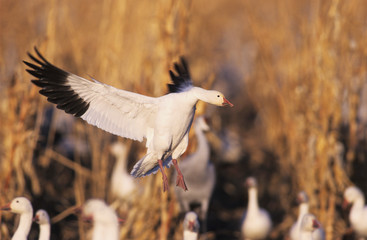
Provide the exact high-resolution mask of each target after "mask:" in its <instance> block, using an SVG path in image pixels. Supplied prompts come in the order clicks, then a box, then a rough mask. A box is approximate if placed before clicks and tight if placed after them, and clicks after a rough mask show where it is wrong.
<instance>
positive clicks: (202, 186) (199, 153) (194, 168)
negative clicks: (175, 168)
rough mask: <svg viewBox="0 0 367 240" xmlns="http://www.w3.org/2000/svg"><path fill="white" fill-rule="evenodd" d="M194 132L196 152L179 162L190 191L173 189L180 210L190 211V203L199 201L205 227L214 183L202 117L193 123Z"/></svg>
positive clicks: (207, 128)
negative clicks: (196, 141) (196, 142)
mask: <svg viewBox="0 0 367 240" xmlns="http://www.w3.org/2000/svg"><path fill="white" fill-rule="evenodd" d="M194 129H195V134H196V137H197V140H198V145H197V149H196V152H194V153H193V154H191V155H189V156H188V157H186V158H185V159H183V160H182V161H181V163H180V167H181V171H182V173H183V174H184V175H185V176H186V184H187V186H189V188H190V191H189V192H184V191H182V189H179V188H177V189H176V190H175V193H176V196H177V199H178V200H179V202H180V205H181V210H182V211H184V212H188V211H190V203H200V218H201V220H202V221H203V222H204V224H203V225H204V232H205V230H206V229H205V228H206V217H207V212H208V208H209V202H210V197H211V195H212V192H213V189H214V185H215V178H216V174H215V168H214V165H213V164H212V163H211V162H210V147H209V143H208V140H207V139H206V137H205V133H204V132H205V131H209V130H210V128H209V126H208V124H207V123H206V122H205V119H204V117H202V116H199V117H197V118H196V120H195V123H194Z"/></svg>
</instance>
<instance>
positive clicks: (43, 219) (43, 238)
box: [33, 209, 51, 240]
mask: <svg viewBox="0 0 367 240" xmlns="http://www.w3.org/2000/svg"><path fill="white" fill-rule="evenodd" d="M33 221H34V222H36V223H38V224H39V225H40V234H39V238H38V240H49V239H50V234H51V225H50V217H49V216H48V214H47V212H46V211H45V210H43V209H39V210H38V211H37V212H36V215H35V216H34V218H33Z"/></svg>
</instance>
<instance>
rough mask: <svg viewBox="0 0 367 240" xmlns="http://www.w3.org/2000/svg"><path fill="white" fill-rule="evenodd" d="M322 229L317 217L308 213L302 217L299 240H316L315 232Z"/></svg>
mask: <svg viewBox="0 0 367 240" xmlns="http://www.w3.org/2000/svg"><path fill="white" fill-rule="evenodd" d="M319 227H320V223H319V222H318V221H317V219H316V217H315V216H314V215H312V214H310V213H306V214H305V215H303V217H302V221H301V225H300V231H299V233H298V234H299V235H298V237H297V240H315V239H316V238H315V237H314V235H313V232H314V231H315V230H316V229H318V228H319Z"/></svg>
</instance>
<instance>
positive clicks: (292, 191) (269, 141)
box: [0, 0, 367, 239]
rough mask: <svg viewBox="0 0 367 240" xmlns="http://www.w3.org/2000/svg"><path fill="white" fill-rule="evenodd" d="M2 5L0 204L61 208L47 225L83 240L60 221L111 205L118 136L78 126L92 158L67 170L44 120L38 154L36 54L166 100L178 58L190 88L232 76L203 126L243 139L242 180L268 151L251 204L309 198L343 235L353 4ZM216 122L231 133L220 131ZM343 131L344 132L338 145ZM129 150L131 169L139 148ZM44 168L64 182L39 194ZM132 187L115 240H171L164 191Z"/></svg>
mask: <svg viewBox="0 0 367 240" xmlns="http://www.w3.org/2000/svg"><path fill="white" fill-rule="evenodd" d="M1 6H2V8H1V10H0V22H1V23H2V24H1V25H0V32H1V33H2V40H1V41H0V79H1V86H0V94H1V95H2V101H1V102H0V123H1V126H2V127H1V130H0V143H1V144H0V152H1V153H0V160H1V162H0V166H1V168H0V183H1V184H0V193H1V195H0V196H1V197H0V202H1V203H5V202H7V201H9V200H10V199H12V198H13V197H15V196H18V195H26V196H28V197H30V198H36V197H37V198H39V197H40V196H46V198H47V199H52V200H53V201H55V199H56V200H58V199H59V204H57V206H55V208H56V209H57V211H58V212H59V213H61V215H60V216H58V217H57V218H56V219H54V221H55V224H56V225H57V226H58V227H59V228H60V229H61V230H60V231H62V232H63V233H64V236H69V237H71V238H75V237H76V236H77V235H79V237H80V239H85V236H86V235H85V231H84V230H85V227H84V226H83V224H82V223H81V222H80V221H79V222H78V224H74V225H72V224H70V225H72V226H70V225H67V224H65V225H63V224H62V223H63V221H66V219H65V217H67V215H68V214H69V212H70V208H71V207H73V206H75V205H80V204H82V203H83V202H84V201H85V200H86V199H88V198H91V197H98V198H103V199H109V196H108V195H109V174H110V172H111V164H112V161H111V157H110V154H109V150H108V147H109V145H110V143H111V142H112V141H113V140H116V138H115V137H113V136H111V135H110V134H107V133H105V132H103V131H101V130H98V129H96V128H94V127H91V126H86V124H85V123H84V122H82V121H79V120H77V121H76V122H75V124H74V125H73V136H74V137H75V138H76V139H78V140H79V141H82V142H85V143H86V144H87V145H88V149H89V150H90V152H89V154H88V155H87V156H84V155H83V154H82V153H80V152H78V151H76V153H75V155H74V156H73V158H74V160H73V161H72V160H71V159H69V158H67V157H66V156H63V155H61V154H60V153H58V152H57V151H56V150H55V149H53V144H54V140H55V126H54V121H52V124H51V128H50V131H49V134H48V138H47V140H48V142H47V144H46V147H45V149H36V148H37V141H38V140H39V137H40V134H39V133H40V131H41V125H42V122H43V121H44V114H45V111H44V110H45V108H46V107H49V104H48V103H46V101H45V99H43V98H42V97H40V96H39V94H38V93H37V90H36V88H35V87H33V86H31V84H30V82H29V79H30V76H29V75H28V74H27V73H26V72H25V71H24V66H23V65H22V63H21V60H22V59H27V57H26V52H27V51H30V52H32V51H33V50H32V48H33V46H38V47H39V49H40V50H41V52H42V53H43V54H44V55H45V56H46V57H47V58H48V59H49V60H50V61H51V62H53V63H55V64H56V65H58V66H60V67H62V68H64V69H66V70H69V71H71V72H74V73H76V74H80V75H81V76H83V77H88V76H87V75H86V74H89V75H91V76H92V77H93V78H95V79H97V80H100V81H102V82H104V83H107V84H111V85H114V86H116V87H121V88H124V89H127V90H132V91H137V92H139V93H143V94H147V95H151V96H159V95H161V94H164V92H165V89H166V88H165V84H166V83H167V82H168V81H169V78H168V74H167V71H168V69H170V68H171V66H172V62H173V61H175V60H177V57H178V56H179V55H181V54H184V55H187V56H188V58H189V61H190V66H191V70H192V75H193V76H194V82H195V83H196V84H198V85H200V84H202V85H203V86H206V87H209V86H210V85H211V82H212V81H213V80H214V79H216V80H218V82H224V83H226V81H228V85H229V86H231V85H230V84H231V83H230V82H231V81H235V80H233V79H232V80H231V79H228V78H231V76H230V77H228V76H227V78H226V77H225V76H224V77H223V76H221V75H220V72H221V70H222V69H224V68H225V67H224V66H225V65H230V66H231V69H234V70H235V74H236V75H237V76H240V77H239V78H238V79H237V80H238V81H241V84H242V85H241V86H245V87H243V88H240V89H236V90H232V91H233V92H236V93H237V94H233V97H234V98H235V100H234V101H235V105H236V106H235V108H233V109H231V110H230V111H225V112H224V111H221V112H220V114H219V115H218V116H219V117H218V116H213V118H214V121H215V123H216V126H217V127H218V126H219V127H222V128H225V127H228V126H227V125H226V124H231V126H230V127H231V128H233V129H237V130H238V132H239V133H240V135H241V136H242V137H243V139H242V144H243V147H244V149H245V150H246V151H247V152H248V154H249V156H251V160H250V163H249V165H248V167H249V170H248V171H247V172H245V171H244V176H245V175H246V176H248V175H251V170H252V168H253V169H255V168H257V169H258V168H260V169H261V166H262V165H264V164H266V161H269V159H268V158H267V157H266V152H271V154H272V156H274V159H272V160H273V161H276V163H275V165H276V166H277V168H276V169H277V172H271V173H264V174H265V175H267V176H269V177H268V178H264V177H263V180H265V181H268V182H269V184H267V187H263V189H262V190H261V191H262V192H267V193H268V196H270V197H274V198H275V196H277V195H278V194H279V193H280V194H282V196H295V195H296V193H297V192H298V191H299V190H305V191H306V192H307V193H308V194H309V195H310V199H311V206H312V211H313V212H314V213H315V214H316V215H317V216H318V217H319V219H320V220H321V222H322V224H323V225H324V226H325V229H326V233H327V239H339V238H340V236H341V235H342V234H343V233H344V231H345V228H346V223H345V219H343V218H342V217H341V213H340V212H338V211H337V206H338V205H339V204H340V203H341V196H342V192H343V190H344V188H345V187H346V186H347V185H349V184H351V181H350V179H349V178H350V176H351V174H353V167H352V164H353V162H354V161H355V159H356V156H357V154H358V149H357V144H358V141H359V139H357V135H358V134H357V133H358V132H357V131H358V123H357V120H356V119H357V109H358V107H359V106H360V102H359V101H360V89H361V87H362V85H363V84H364V81H365V75H366V61H365V59H366V58H365V57H366V53H367V48H366V46H367V45H366V40H365V39H367V38H366V30H365V26H364V25H365V22H366V17H365V16H366V13H367V9H366V6H365V4H364V2H363V1H361V0H353V1H339V0H333V1H311V2H310V1H291V0H282V1H271V0H265V1H261V2H259V1H254V0H246V1H237V2H231V3H229V2H227V1H214V2H212V1H205V0H202V1H172V0H171V1H169V0H160V1H158V2H157V1H154V2H152V1H147V0H144V1H112V0H108V1H103V2H100V3H93V4H91V3H90V2H87V1H85V0H79V1H71V0H67V1H62V2H59V1H55V0H53V1H44V0H35V1H31V2H24V3H22V2H19V1H16V2H14V1H8V0H2V1H1ZM223 80H224V81H223ZM208 81H209V82H210V84H208V85H205V84H207V82H208ZM228 92H229V93H230V94H231V90H229V91H228ZM244 96H245V97H244ZM243 99H248V101H249V102H250V103H247V102H244V100H243ZM249 104H253V108H254V109H255V111H256V113H257V118H256V121H255V123H253V124H254V125H253V127H252V128H251V129H250V130H248V129H247V130H246V128H244V127H243V126H242V124H243V123H244V122H245V123H246V121H245V120H244V119H241V117H243V114H242V113H243V112H244V111H246V108H247V107H248V106H249ZM200 109H204V108H201V107H200ZM345 109H347V111H346V110H345ZM200 111H204V110H200ZM60 114H64V113H58V115H60ZM223 115H226V116H225V117H226V119H229V120H227V121H220V120H218V119H219V118H220V117H222V118H223V117H224V116H223ZM54 116H55V115H54ZM342 125H348V132H347V133H346V134H345V133H342V132H341V126H342ZM217 130H218V131H219V130H220V129H217ZM343 134H345V135H346V136H345V135H343ZM245 136H246V137H245ZM343 139H347V140H346V141H343V142H342V140H343ZM41 140H42V139H41ZM341 146H343V148H344V149H345V151H346V152H345V153H344V154H343V152H342V150H341V149H342V147H341ZM131 148H132V149H133V150H134V151H136V152H134V153H133V154H132V156H133V157H134V160H133V161H137V160H138V159H139V157H141V156H142V154H143V153H144V148H143V145H142V144H135V143H134V144H132V146H131ZM191 149H194V148H191ZM35 150H37V151H36V152H37V155H36V158H34V154H35ZM130 165H131V164H130ZM54 168H57V169H60V170H57V171H56V172H57V174H59V175H58V177H59V179H58V180H57V181H56V182H45V181H46V180H48V178H47V176H49V174H50V172H52V171H53V170H55V169H54ZM346 169H349V170H348V171H346ZM37 173H38V174H37ZM260 175H261V176H264V175H263V174H260ZM261 176H260V178H261ZM52 180H54V179H52ZM139 182H140V183H141V185H142V186H144V189H145V190H144V192H143V194H142V196H139V197H137V198H136V200H135V201H133V204H132V206H130V208H129V209H130V211H129V212H128V213H125V212H120V213H121V214H124V215H126V217H127V221H126V222H125V223H124V224H123V225H122V226H121V239H180V231H181V226H179V225H176V218H177V216H178V212H179V210H178V207H177V205H176V201H175V198H174V195H173V192H172V191H170V192H169V193H168V194H162V192H161V186H160V185H161V178H160V175H159V174H158V175H155V176H150V177H148V178H146V179H143V180H139ZM260 182H261V181H260ZM263 182H264V181H263ZM357 184H358V183H357ZM360 184H362V183H360ZM53 188H55V189H56V190H55V189H54V190H52V189H53ZM60 194H61V196H60ZM292 201H293V198H292V197H280V199H279V201H278V203H279V206H277V209H279V210H281V211H283V212H284V213H285V217H284V218H279V217H278V218H277V219H278V220H280V222H277V223H276V224H275V230H274V232H273V235H272V237H273V238H281V237H282V236H284V235H285V234H286V232H287V229H288V228H289V227H290V224H291V223H292V220H293V219H294V216H295V208H294V207H292V204H291V202H292ZM269 206H271V205H269ZM65 210H66V212H63V211H65ZM63 213H64V214H63ZM10 216H11V215H9V214H6V215H3V217H6V218H5V219H6V221H5V223H10V222H12V221H11V220H10V219H9V217H10ZM3 219H4V218H3ZM281 219H283V220H281ZM290 219H292V220H290ZM5 223H4V222H3V223H2V224H1V238H4V239H7V238H8V236H9V231H10V234H11V232H12V229H8V228H7V226H11V225H9V224H5ZM60 239H61V238H60ZM64 239H65V238H64Z"/></svg>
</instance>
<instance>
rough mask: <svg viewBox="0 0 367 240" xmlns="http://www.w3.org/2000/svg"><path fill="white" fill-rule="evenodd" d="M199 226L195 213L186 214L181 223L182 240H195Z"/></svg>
mask: <svg viewBox="0 0 367 240" xmlns="http://www.w3.org/2000/svg"><path fill="white" fill-rule="evenodd" d="M199 229H200V224H199V220H198V215H197V214H196V213H195V212H188V213H186V215H185V218H184V222H183V240H197V239H198V236H199Z"/></svg>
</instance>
